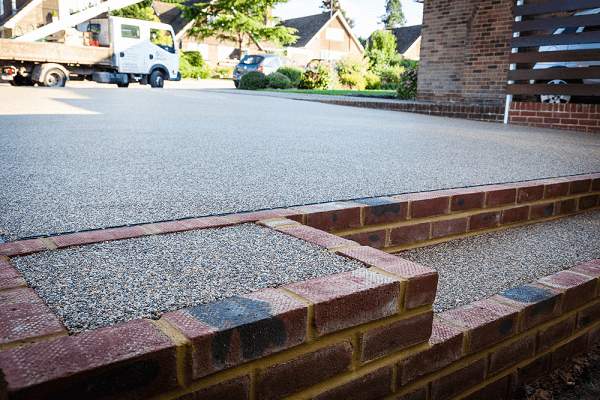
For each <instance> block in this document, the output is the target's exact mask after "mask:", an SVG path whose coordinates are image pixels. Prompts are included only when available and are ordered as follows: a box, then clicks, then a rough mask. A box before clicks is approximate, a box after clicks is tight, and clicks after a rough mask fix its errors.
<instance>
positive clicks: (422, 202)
mask: <svg viewBox="0 0 600 400" xmlns="http://www.w3.org/2000/svg"><path fill="white" fill-rule="evenodd" d="M393 198H394V199H396V200H399V201H408V200H409V201H410V217H411V218H412V219H415V218H425V217H431V216H434V215H440V214H448V211H449V205H450V196H448V195H441V194H438V193H436V192H425V193H411V194H405V195H402V196H395V197H393Z"/></svg>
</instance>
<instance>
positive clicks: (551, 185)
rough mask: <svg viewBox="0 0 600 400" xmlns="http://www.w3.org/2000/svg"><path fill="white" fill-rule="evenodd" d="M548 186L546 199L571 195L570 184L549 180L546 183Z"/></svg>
mask: <svg viewBox="0 0 600 400" xmlns="http://www.w3.org/2000/svg"><path fill="white" fill-rule="evenodd" d="M544 182H545V184H546V194H545V195H544V198H545V199H549V198H552V197H559V196H566V195H567V194H568V193H569V182H565V181H563V180H560V179H549V180H547V181H544Z"/></svg>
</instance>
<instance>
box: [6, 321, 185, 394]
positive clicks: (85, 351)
mask: <svg viewBox="0 0 600 400" xmlns="http://www.w3.org/2000/svg"><path fill="white" fill-rule="evenodd" d="M0 368H1V369H2V371H3V372H4V376H5V380H6V382H8V390H9V394H10V395H11V396H14V397H18V398H28V399H37V398H50V397H52V398H81V399H83V398H100V397H109V396H111V398H117V397H118V398H127V399H144V398H147V397H150V396H151V395H152V396H154V395H156V394H157V393H160V392H162V391H165V390H168V389H170V388H172V387H174V386H175V385H176V384H177V376H176V356H175V346H174V345H173V344H172V343H171V342H170V341H169V340H168V339H167V338H166V337H165V336H163V334H162V333H161V332H160V331H158V330H157V329H156V328H155V327H154V326H153V325H152V324H151V323H149V322H147V321H143V320H134V321H129V322H124V323H120V324H117V325H114V326H111V327H107V328H101V329H95V330H92V331H88V332H83V333H80V334H77V335H74V336H67V337H62V338H58V339H55V340H49V341H45V342H41V343H37V344H32V345H29V346H26V347H21V348H18V349H13V350H7V351H4V352H1V353H0Z"/></svg>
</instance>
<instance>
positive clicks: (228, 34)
mask: <svg viewBox="0 0 600 400" xmlns="http://www.w3.org/2000/svg"><path fill="white" fill-rule="evenodd" d="M285 2H287V0H218V1H215V2H210V3H208V2H207V3H196V4H193V5H191V6H189V7H185V6H180V8H181V9H182V10H183V15H184V17H185V19H186V20H187V21H188V22H191V21H194V24H193V26H192V28H191V29H190V30H189V32H190V34H191V35H192V36H196V37H198V38H200V39H204V38H207V37H209V36H216V37H217V38H219V39H221V40H228V39H229V40H232V41H234V42H236V43H237V45H238V51H239V52H238V55H239V57H240V59H241V55H242V49H243V48H244V45H246V44H250V40H260V39H265V40H270V41H273V42H276V43H281V44H291V43H295V42H296V40H298V38H299V37H298V36H296V35H294V33H296V32H297V30H296V29H294V28H288V27H285V26H282V25H280V24H279V23H280V22H283V20H281V19H280V18H278V17H274V16H272V15H271V8H272V7H273V6H274V5H275V4H278V3H285ZM267 20H270V21H273V22H274V24H273V26H267V24H266V22H267Z"/></svg>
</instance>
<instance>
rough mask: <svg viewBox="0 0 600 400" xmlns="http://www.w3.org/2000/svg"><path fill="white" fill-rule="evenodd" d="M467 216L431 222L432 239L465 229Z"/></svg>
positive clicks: (455, 233) (462, 231) (458, 232)
mask: <svg viewBox="0 0 600 400" xmlns="http://www.w3.org/2000/svg"><path fill="white" fill-rule="evenodd" d="M467 223H468V218H457V219H450V220H445V221H435V222H433V228H432V233H431V238H432V239H437V238H441V237H445V236H452V235H458V234H460V233H465V232H466V231H467Z"/></svg>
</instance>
